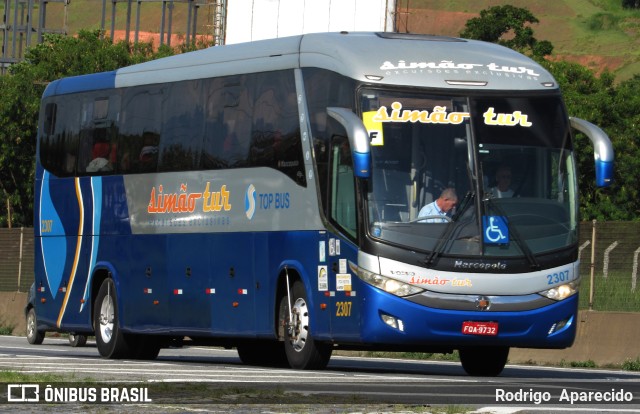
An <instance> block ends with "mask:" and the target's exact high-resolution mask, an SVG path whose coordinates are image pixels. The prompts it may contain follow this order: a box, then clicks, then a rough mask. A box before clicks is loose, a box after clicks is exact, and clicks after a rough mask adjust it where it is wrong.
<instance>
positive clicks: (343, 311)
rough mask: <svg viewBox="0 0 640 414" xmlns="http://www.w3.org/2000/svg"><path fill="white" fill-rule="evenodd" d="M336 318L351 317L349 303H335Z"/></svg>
mask: <svg viewBox="0 0 640 414" xmlns="http://www.w3.org/2000/svg"><path fill="white" fill-rule="evenodd" d="M336 316H351V302H336Z"/></svg>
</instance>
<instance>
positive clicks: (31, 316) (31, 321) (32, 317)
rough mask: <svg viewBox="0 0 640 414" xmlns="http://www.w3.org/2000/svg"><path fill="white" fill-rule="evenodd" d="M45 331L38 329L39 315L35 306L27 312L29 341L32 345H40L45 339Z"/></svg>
mask: <svg viewBox="0 0 640 414" xmlns="http://www.w3.org/2000/svg"><path fill="white" fill-rule="evenodd" d="M44 335H45V333H44V332H43V331H39V330H38V317H37V316H36V310H35V309H34V308H31V309H29V312H27V341H28V342H29V343H30V344H31V345H40V344H41V343H42V341H44Z"/></svg>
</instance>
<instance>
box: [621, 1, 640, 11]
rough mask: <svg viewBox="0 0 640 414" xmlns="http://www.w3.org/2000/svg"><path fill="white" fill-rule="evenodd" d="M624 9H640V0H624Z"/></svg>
mask: <svg viewBox="0 0 640 414" xmlns="http://www.w3.org/2000/svg"><path fill="white" fill-rule="evenodd" d="M622 8H623V9H640V0H622Z"/></svg>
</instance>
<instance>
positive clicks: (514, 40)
mask: <svg viewBox="0 0 640 414" xmlns="http://www.w3.org/2000/svg"><path fill="white" fill-rule="evenodd" d="M538 22H539V20H538V19H537V18H536V17H535V16H534V15H533V14H532V13H531V12H530V11H529V10H528V9H525V8H520V7H514V6H511V5H505V6H494V7H490V8H488V9H485V10H482V11H481V12H480V17H474V18H472V19H469V20H468V21H467V23H466V24H465V29H464V30H463V31H462V32H460V36H461V37H464V38H467V39H476V40H483V41H485V42H491V43H498V44H501V45H503V46H506V47H508V48H511V49H514V50H518V51H520V52H523V53H530V54H532V55H534V56H545V55H548V54H550V53H551V52H552V51H553V45H552V44H551V43H550V42H548V41H543V42H538V40H537V39H536V38H535V37H533V29H532V28H531V24H533V23H538Z"/></svg>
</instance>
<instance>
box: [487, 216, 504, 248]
mask: <svg viewBox="0 0 640 414" xmlns="http://www.w3.org/2000/svg"><path fill="white" fill-rule="evenodd" d="M482 234H483V236H484V242H485V243H486V244H507V243H509V227H508V226H507V220H506V218H505V217H503V216H483V217H482Z"/></svg>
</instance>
